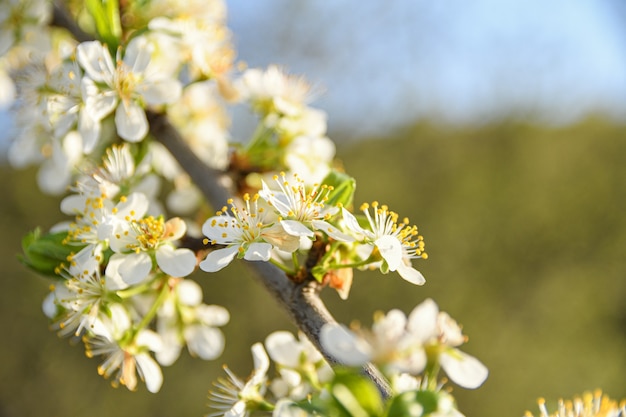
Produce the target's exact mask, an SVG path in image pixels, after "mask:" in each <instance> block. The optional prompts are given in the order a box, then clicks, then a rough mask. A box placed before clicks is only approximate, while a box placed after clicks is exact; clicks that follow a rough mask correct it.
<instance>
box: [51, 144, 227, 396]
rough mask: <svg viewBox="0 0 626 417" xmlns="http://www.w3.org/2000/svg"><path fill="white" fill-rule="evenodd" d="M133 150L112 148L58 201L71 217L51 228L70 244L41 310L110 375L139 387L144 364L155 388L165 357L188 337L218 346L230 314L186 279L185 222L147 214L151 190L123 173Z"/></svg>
mask: <svg viewBox="0 0 626 417" xmlns="http://www.w3.org/2000/svg"><path fill="white" fill-rule="evenodd" d="M129 152H130V151H129V148H128V146H121V147H115V148H112V150H111V151H110V152H109V153H108V157H107V158H106V159H105V162H104V164H103V166H102V167H100V168H98V169H96V170H94V172H93V173H92V174H91V175H90V176H85V177H84V178H83V179H82V180H81V181H80V182H78V183H77V185H76V186H75V188H74V191H75V193H74V194H71V195H69V196H68V197H66V198H65V199H63V201H62V202H61V209H62V211H63V212H65V213H66V214H69V215H73V216H74V221H72V222H70V223H63V224H60V225H57V226H56V227H55V228H54V229H55V232H56V233H58V234H61V235H63V236H64V238H63V241H62V243H63V245H64V246H65V247H69V248H72V249H74V250H72V252H70V253H69V254H68V255H67V257H66V262H64V263H61V264H60V265H59V266H57V267H56V268H55V271H54V272H55V273H56V274H57V276H59V277H60V278H61V279H62V280H61V281H60V282H58V283H57V284H55V285H54V286H52V292H51V293H50V295H49V296H48V297H47V298H46V300H45V302H44V311H45V312H46V314H47V315H48V316H49V317H50V318H51V319H52V320H53V322H54V323H55V324H54V327H55V328H57V329H58V330H59V334H60V335H61V336H73V337H79V336H81V337H82V339H83V341H84V343H85V346H86V349H87V354H88V356H95V355H102V356H104V362H103V363H102V365H101V366H100V367H99V368H98V372H99V373H100V374H101V375H103V376H105V377H111V376H113V379H112V383H113V384H114V385H118V384H122V385H125V386H127V387H128V388H129V389H131V390H133V389H135V388H136V386H137V375H136V374H138V375H139V376H140V378H141V379H143V380H145V382H146V386H147V388H148V390H149V391H151V392H156V391H158V390H159V389H160V387H161V384H162V375H161V370H160V367H159V364H160V365H170V364H172V363H173V362H175V361H176V359H177V358H178V356H179V354H180V351H181V348H182V346H184V345H187V347H188V348H189V351H190V353H191V354H192V355H195V356H199V357H201V358H203V359H215V358H217V357H218V356H219V355H220V354H221V352H222V350H223V347H224V338H223V335H222V333H221V331H220V330H219V329H218V327H219V326H223V325H224V324H226V323H227V322H228V320H229V314H228V312H227V311H226V310H225V309H224V308H222V307H219V306H209V305H206V304H203V303H202V290H201V289H200V286H199V285H198V284H196V283H195V282H194V281H191V280H189V279H185V277H187V276H188V275H190V274H191V273H192V272H193V271H194V270H195V268H196V262H197V261H196V256H195V254H194V253H193V252H192V251H191V250H189V249H186V248H180V247H178V246H179V242H180V239H181V237H183V235H184V234H185V232H186V225H185V222H184V221H183V220H182V219H180V218H176V217H175V218H171V219H169V220H167V221H166V220H165V219H164V218H163V216H162V215H161V216H153V215H149V214H148V212H149V209H150V200H149V199H148V197H147V196H146V195H145V194H143V193H142V192H140V191H133V190H132V189H131V188H130V186H129V183H128V181H127V180H129V178H128V175H129V173H134V164H133V159H132V157H131V155H130V153H129ZM124 191H127V193H126V192H124ZM151 353H152V354H154V355H155V357H156V360H155V359H154V358H153V357H152V355H151Z"/></svg>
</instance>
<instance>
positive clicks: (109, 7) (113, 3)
mask: <svg viewBox="0 0 626 417" xmlns="http://www.w3.org/2000/svg"><path fill="white" fill-rule="evenodd" d="M85 5H86V6H87V11H88V12H89V14H90V15H91V17H92V19H93V21H94V23H95V25H96V31H97V32H98V36H99V37H100V39H101V40H102V41H103V42H105V43H106V44H107V45H108V47H109V51H111V54H112V55H113V56H115V51H116V50H117V47H118V46H119V44H120V40H121V38H122V25H121V23H120V7H119V3H118V0H86V1H85Z"/></svg>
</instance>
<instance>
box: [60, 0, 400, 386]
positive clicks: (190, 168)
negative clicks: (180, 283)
mask: <svg viewBox="0 0 626 417" xmlns="http://www.w3.org/2000/svg"><path fill="white" fill-rule="evenodd" d="M53 24H55V25H58V26H62V27H66V28H67V29H68V30H70V32H71V33H72V34H74V36H76V37H77V39H79V40H81V41H84V40H89V35H87V34H85V33H84V32H83V31H82V30H81V29H80V28H79V27H78V26H77V25H76V24H75V23H74V21H73V20H72V19H71V18H69V17H68V15H67V12H66V11H65V10H64V9H63V8H61V7H60V6H58V4H56V3H55V8H54V19H53ZM147 117H148V122H149V124H150V133H151V134H152V136H153V137H154V138H155V139H156V140H157V141H159V142H160V143H162V144H163V145H164V146H165V147H166V148H167V149H168V150H169V152H170V153H171V154H172V155H173V157H174V158H175V159H176V160H177V161H178V163H179V165H180V166H181V167H182V169H183V170H185V172H186V173H187V174H188V175H189V177H190V178H191V180H192V181H193V182H194V184H195V185H196V186H197V187H198V188H199V189H200V191H201V192H202V194H203V195H204V197H205V198H206V199H207V201H208V202H209V203H210V204H211V205H213V206H214V207H221V206H222V205H223V204H224V203H225V202H226V200H227V199H228V198H230V197H231V196H232V193H231V191H230V189H229V187H230V183H231V181H230V178H229V177H228V176H227V175H226V174H225V173H224V172H221V171H217V170H215V169H212V168H210V167H209V166H207V165H206V164H205V163H204V162H202V161H201V160H200V159H199V158H198V157H197V156H196V154H195V153H194V152H193V151H192V150H191V149H190V148H189V146H188V145H187V144H186V143H185V141H184V140H183V138H182V137H181V135H180V133H179V132H178V130H177V129H176V128H175V127H174V126H172V124H171V123H170V122H169V120H168V119H167V117H166V116H164V115H163V114H158V113H155V112H151V111H148V112H147ZM246 265H247V266H248V267H249V269H250V270H251V271H252V272H253V275H254V277H255V278H256V279H257V280H258V281H259V282H260V283H261V285H263V287H265V289H266V290H267V291H268V292H269V293H270V294H271V295H272V296H273V297H274V299H275V301H276V302H277V303H278V304H280V305H281V306H282V307H283V309H284V310H285V311H286V312H287V314H288V315H289V317H290V318H291V319H292V321H293V322H294V323H295V325H296V326H297V327H298V329H300V330H301V331H302V332H303V333H304V334H305V335H306V336H307V337H308V338H309V340H310V341H311V342H312V343H313V344H314V345H315V346H316V347H317V349H318V350H319V351H320V352H322V354H323V355H324V356H325V357H326V359H327V360H328V361H329V362H330V363H334V364H336V363H337V361H336V360H335V359H334V358H332V357H329V355H328V354H327V353H326V352H325V350H324V349H323V347H322V346H321V343H320V331H321V329H322V326H324V324H327V323H336V320H335V319H334V318H333V316H332V315H331V314H330V312H329V311H328V309H327V308H326V306H325V305H324V302H323V301H322V300H321V298H320V297H319V292H320V289H321V286H320V284H319V283H317V282H316V281H312V280H307V281H304V282H302V283H295V282H293V281H291V280H290V279H288V278H287V276H286V275H285V273H284V272H283V271H281V270H280V269H279V268H277V267H276V266H274V265H272V264H270V263H267V262H246ZM363 371H364V373H365V374H367V375H368V376H369V377H370V379H371V380H372V381H373V382H374V383H375V384H376V385H377V387H378V389H379V390H380V392H381V394H382V395H383V396H384V397H386V398H387V397H389V396H391V389H390V387H389V384H388V382H387V381H386V380H385V379H384V377H382V376H381V374H380V372H379V371H378V370H377V369H376V368H375V367H373V366H371V365H369V364H368V365H367V366H365V367H364V368H363Z"/></svg>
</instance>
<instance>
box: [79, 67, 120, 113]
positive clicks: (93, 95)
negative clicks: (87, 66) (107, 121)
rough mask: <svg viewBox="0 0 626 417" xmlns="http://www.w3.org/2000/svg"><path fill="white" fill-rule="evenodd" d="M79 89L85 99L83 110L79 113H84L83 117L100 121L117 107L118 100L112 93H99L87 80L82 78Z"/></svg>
mask: <svg viewBox="0 0 626 417" xmlns="http://www.w3.org/2000/svg"><path fill="white" fill-rule="evenodd" d="M81 87H82V90H83V96H84V97H85V99H84V100H85V108H84V109H83V111H82V112H81V113H86V116H85V117H90V118H91V119H93V120H96V121H100V120H102V119H104V118H105V117H107V116H108V115H109V114H111V112H113V110H114V109H115V108H116V107H117V103H118V101H119V98H118V96H117V94H115V93H114V92H113V91H105V92H101V91H100V90H99V89H98V87H97V86H96V85H95V84H93V81H92V80H91V79H89V78H83V80H82V84H81ZM84 122H85V121H83V123H84Z"/></svg>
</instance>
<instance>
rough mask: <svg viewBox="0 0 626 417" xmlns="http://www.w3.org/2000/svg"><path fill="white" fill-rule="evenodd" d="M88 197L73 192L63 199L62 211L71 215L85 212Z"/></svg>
mask: <svg viewBox="0 0 626 417" xmlns="http://www.w3.org/2000/svg"><path fill="white" fill-rule="evenodd" d="M86 200H87V197H86V196H84V195H80V194H72V195H68V196H67V197H65V198H64V199H63V200H61V212H62V213H63V214H67V215H70V216H74V215H76V214H80V213H84V212H85V202H86Z"/></svg>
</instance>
